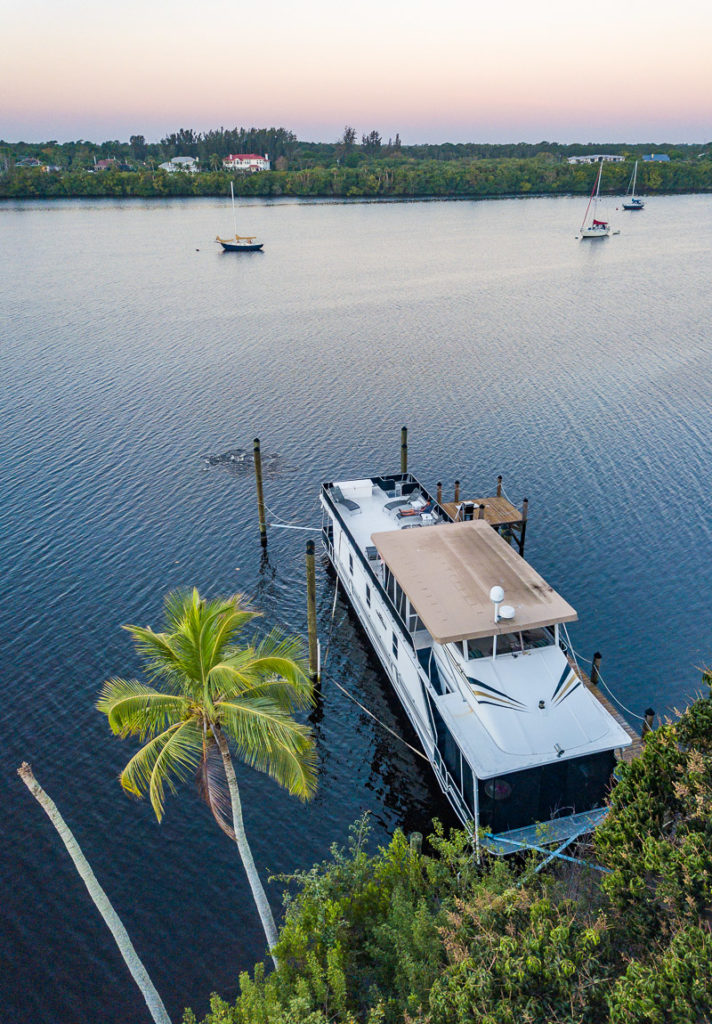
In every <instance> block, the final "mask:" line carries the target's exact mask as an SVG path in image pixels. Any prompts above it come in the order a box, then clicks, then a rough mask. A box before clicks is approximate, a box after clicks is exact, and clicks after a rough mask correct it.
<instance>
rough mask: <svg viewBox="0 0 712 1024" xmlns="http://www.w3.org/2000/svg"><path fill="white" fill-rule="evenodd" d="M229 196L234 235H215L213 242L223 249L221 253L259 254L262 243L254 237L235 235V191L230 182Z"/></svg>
mask: <svg viewBox="0 0 712 1024" xmlns="http://www.w3.org/2000/svg"><path fill="white" fill-rule="evenodd" d="M230 196H231V197H232V222H233V225H234V228H235V235H234V237H233V238H221V237H220V235H216V236H215V241H216V242H217V243H218V244H219V245H221V246H222V247H223V252H259V251H260V250H261V249H262V246H263V244H264V243H263V242H258V241H256V238H255V235H238V233H237V216H236V214H235V189H234V188H233V185H232V182H230Z"/></svg>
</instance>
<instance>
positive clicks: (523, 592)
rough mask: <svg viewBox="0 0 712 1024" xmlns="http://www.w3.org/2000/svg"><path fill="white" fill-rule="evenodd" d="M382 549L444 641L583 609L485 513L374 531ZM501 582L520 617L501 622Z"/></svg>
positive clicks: (527, 625) (562, 618)
mask: <svg viewBox="0 0 712 1024" xmlns="http://www.w3.org/2000/svg"><path fill="white" fill-rule="evenodd" d="M371 539H372V541H373V543H374V545H375V546H376V548H377V550H378V553H379V555H380V556H381V558H382V559H383V561H384V562H385V563H386V565H387V566H388V568H389V569H390V570H391V572H392V573H393V575H394V576H395V578H396V579H397V580H398V583H399V584H400V586H401V588H402V589H403V590H404V592H405V593H406V594H407V596H408V599H409V601H410V603H411V605H412V606H413V608H415V610H416V611H417V613H418V615H419V616H420V618H421V620H422V622H423V624H424V626H425V628H426V629H427V630H428V632H429V633H430V635H431V636H432V637H433V639H434V640H436V641H437V642H438V643H441V644H446V643H452V642H455V641H458V640H465V639H468V638H470V637H471V638H476V637H480V636H493V635H494V634H495V633H513V632H516V631H518V630H522V629H534V628H535V627H537V626H548V625H551V624H553V623H555V622H571V621H573V620H574V619H576V618H577V615H576V612H575V611H574V609H573V608H572V607H571V605H570V604H568V602H567V601H565V600H564V599H563V597H561V596H560V595H559V594H557V593H556V591H555V590H554V589H553V587H550V586H549V584H548V583H547V582H546V580H544V579H542V577H541V576H540V575H539V573H538V572H536V571H535V570H534V569H533V568H532V567H531V566H530V565H529V563H528V562H525V561H524V559H523V558H521V557H520V556H519V555H518V554H517V553H516V552H515V551H514V549H513V548H512V547H510V545H509V544H507V542H506V541H504V540H502V538H501V537H500V536H499V534H498V533H497V532H496V531H495V530H493V529H492V527H491V526H490V525H489V524H488V523H487V521H486V520H483V519H479V520H478V519H475V520H473V521H471V522H466V523H444V524H442V525H439V526H428V527H422V528H420V529H413V530H389V531H388V532H385V533H374V534H373V536H372V538H371ZM494 586H500V587H502V588H503V590H504V603H505V604H508V605H512V607H513V608H514V611H515V614H514V618H513V619H508V620H506V621H502V622H500V623H498V624H495V622H494V605H493V604H492V602H491V601H490V597H489V594H490V590H491V589H492V587H494Z"/></svg>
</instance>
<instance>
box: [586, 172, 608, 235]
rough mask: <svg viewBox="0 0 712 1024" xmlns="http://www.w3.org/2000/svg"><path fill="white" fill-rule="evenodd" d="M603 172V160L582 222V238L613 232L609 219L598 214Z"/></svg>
mask: <svg viewBox="0 0 712 1024" xmlns="http://www.w3.org/2000/svg"><path fill="white" fill-rule="evenodd" d="M602 173H603V161H602V160H601V161H600V163H599V166H598V174H597V175H596V181H595V182H594V185H593V188H592V190H591V195H590V197H589V200H588V206H587V207H586V213H585V214H584V217H583V221H582V223H581V232H580V237H581V238H608V236H609V235H610V233H611V225H610V224H609V223H608V221H607V220H601V219H600V218H599V217H597V216H596V213H597V209H598V193H599V191H600V188H601V174H602Z"/></svg>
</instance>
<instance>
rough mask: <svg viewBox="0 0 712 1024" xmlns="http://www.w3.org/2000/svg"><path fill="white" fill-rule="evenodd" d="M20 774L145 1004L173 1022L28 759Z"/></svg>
mask: <svg viewBox="0 0 712 1024" xmlns="http://www.w3.org/2000/svg"><path fill="white" fill-rule="evenodd" d="M17 774H18V775H19V776H20V778H21V779H22V781H23V782H24V783H25V785H26V786H27V788H28V789H29V791H30V793H32V795H33V797H35V799H36V800H37V801H38V803H39V804H40V805H41V806H42V808H43V809H44V810H45V811H46V812H47V816H48V818H49V820H50V821H51V822H52V824H53V825H54V827H55V828H56V830H57V832H58V833H59V836H60V838H61V840H62V842H63V843H64V845H65V846H66V848H67V851H68V852H69V856H70V857H71V858H72V860H73V861H74V866H75V867H76V869H77V871H78V872H79V874H80V876H81V879H82V881H83V882H84V884H85V885H86V887H87V889H88V890H89V895H90V896H91V898H92V899H93V900H94V904H95V905H96V908H97V910H98V911H99V913H100V914H101V916H102V917H103V918H104V920H105V921H106V923H107V925H108V926H109V930H110V932H111V934H112V935H113V936H114V939H115V941H116V945H117V946H118V947H119V952H120V953H121V955H122V957H123V958H124V960H125V962H126V966H127V967H128V969H129V971H130V972H131V975H132V977H133V979H134V981H135V982H136V984H137V985H138V987H139V988H140V989H141V994H142V995H143V998H144V999H145V1000H146V1005H147V1006H148V1009H149V1010H150V1013H151V1016H152V1017H153V1019H154V1021H155V1022H156V1024H171V1021H170V1017H169V1016H168V1013H167V1011H166V1008H165V1006H164V1005H163V1002H162V1001H161V997H160V996H159V994H158V992H157V991H156V989H155V988H154V987H153V982H152V981H151V979H150V978H149V976H148V972H147V971H146V968H145V967H144V966H143V964H142V963H141V961H140V960H139V957H138V954H137V953H136V950H135V949H134V947H133V944H132V942H131V939H130V938H129V936H128V932H127V931H126V929H125V928H124V926H123V924H122V923H121V920H120V918H119V915H118V914H117V913H116V911H115V910H114V908H113V907H112V905H111V903H110V902H109V897H108V896H107V895H106V893H105V892H104V890H103V889H102V887H101V886H100V885H99V883H98V882H97V880H96V876H95V874H94V872H93V871H92V869H91V867H90V866H89V862H88V861H87V859H86V857H85V856H84V854H83V853H82V851H81V849H80V847H79V843H78V842H77V841H76V839H75V838H74V836H73V835H72V833H71V831H70V829H69V827H68V826H67V824H66V822H65V821H64V819H63V818H62V816H61V814H60V813H59V811H58V810H57V806H56V804H55V803H54V801H53V800H52V799H51V798H50V797H49V796H48V795H47V794H46V793H45V791H44V790H43V789H42V787H41V786H40V784H39V782H37V780H36V779H35V777H34V775H33V774H32V768H31V767H30V765H29V764H27V762H26V761H23V762H22V764H21V765H20V767H19V768H18V769H17Z"/></svg>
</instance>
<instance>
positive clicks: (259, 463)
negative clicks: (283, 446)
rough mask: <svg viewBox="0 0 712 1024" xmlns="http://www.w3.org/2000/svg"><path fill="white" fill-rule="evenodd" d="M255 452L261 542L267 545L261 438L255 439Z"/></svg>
mask: <svg viewBox="0 0 712 1024" xmlns="http://www.w3.org/2000/svg"><path fill="white" fill-rule="evenodd" d="M254 453H255V483H256V484H257V516H258V518H259V521H260V544H261V545H262V547H263V548H266V547H267V521H266V519H265V498H264V494H263V492H262V455H261V453H260V439H259V437H256V438H255V440H254Z"/></svg>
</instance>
